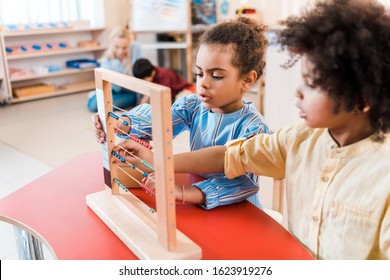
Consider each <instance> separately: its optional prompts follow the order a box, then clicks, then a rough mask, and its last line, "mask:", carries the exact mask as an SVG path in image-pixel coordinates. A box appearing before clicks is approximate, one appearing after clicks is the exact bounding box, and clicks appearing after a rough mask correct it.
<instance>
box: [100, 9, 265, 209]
mask: <svg viewBox="0 0 390 280" xmlns="http://www.w3.org/2000/svg"><path fill="white" fill-rule="evenodd" d="M264 31H265V26H263V25H261V24H258V23H256V22H255V21H253V20H250V19H248V18H244V17H243V18H238V19H236V20H231V21H226V22H222V23H220V24H218V25H215V26H213V27H212V28H210V29H208V30H207V31H206V32H205V33H204V34H203V35H202V36H201V37H200V39H199V40H200V41H199V43H200V44H199V45H200V47H199V51H198V54H197V59H196V65H195V66H196V89H197V94H193V95H189V96H185V97H182V98H181V99H179V100H177V101H176V102H175V103H174V104H173V105H172V120H173V137H176V136H177V135H179V134H180V133H182V132H184V131H189V133H190V149H191V151H193V150H198V149H201V148H204V147H210V146H214V145H224V144H225V143H226V142H227V141H228V140H232V139H238V138H247V137H251V136H252V135H255V134H258V133H269V132H270V131H269V129H268V127H267V125H266V124H265V122H264V119H263V117H262V116H261V114H260V113H259V112H258V110H257V109H256V108H255V107H254V106H253V104H252V103H247V102H244V101H243V100H242V98H243V95H244V93H245V92H246V91H248V90H249V89H250V88H251V86H253V84H254V83H255V82H256V81H257V80H258V78H259V77H260V76H261V75H262V73H263V68H264V66H265V61H264V56H265V51H266V47H267V40H266V38H265V36H264ZM151 110H152V107H151V106H150V105H149V104H141V105H139V106H138V107H136V108H134V109H132V110H130V111H128V112H125V113H123V114H122V117H121V118H120V119H119V120H118V121H116V126H117V127H118V128H119V129H118V130H117V132H119V133H121V132H120V131H126V132H127V131H129V127H128V126H124V125H123V124H122V120H126V121H127V122H129V123H130V124H131V131H129V133H130V132H131V134H134V135H135V136H137V137H138V138H141V139H147V140H151V139H150V133H151V129H152V127H151V121H152V119H151ZM145 118H146V119H147V120H145ZM148 120H150V121H148ZM95 127H96V137H97V139H98V141H99V142H100V143H103V142H104V141H105V134H104V132H103V130H102V129H101V124H100V122H99V118H98V115H96V116H95ZM128 141H130V142H132V140H127V141H124V142H123V143H121V144H120V145H121V146H123V147H124V148H126V145H127V143H128ZM117 152H118V153H119V154H121V155H122V156H124V157H127V155H126V154H124V153H123V150H121V149H119V148H118V147H117ZM140 168H141V167H140ZM199 175H201V176H202V177H204V178H205V180H203V181H201V182H198V183H193V184H192V185H191V186H185V187H182V186H176V188H175V196H176V199H177V200H179V201H181V200H182V199H183V197H185V201H186V202H188V203H195V204H199V205H200V206H202V207H203V208H204V209H212V208H215V207H218V206H222V205H228V204H232V203H237V202H240V201H243V200H245V199H248V200H249V201H251V202H252V203H253V204H255V205H257V206H258V207H260V208H261V205H260V202H259V199H258V189H259V187H258V184H257V177H255V176H253V175H252V174H245V175H242V176H239V177H237V178H233V179H228V178H227V177H226V176H225V174H223V173H218V174H199ZM149 182H151V180H149ZM149 187H153V186H150V185H149ZM183 191H184V192H185V194H184V193H183Z"/></svg>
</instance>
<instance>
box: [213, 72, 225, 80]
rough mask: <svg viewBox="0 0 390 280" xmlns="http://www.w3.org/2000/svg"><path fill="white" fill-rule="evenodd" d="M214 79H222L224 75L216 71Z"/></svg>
mask: <svg viewBox="0 0 390 280" xmlns="http://www.w3.org/2000/svg"><path fill="white" fill-rule="evenodd" d="M213 79H215V80H220V79H223V76H221V75H218V74H216V73H213Z"/></svg>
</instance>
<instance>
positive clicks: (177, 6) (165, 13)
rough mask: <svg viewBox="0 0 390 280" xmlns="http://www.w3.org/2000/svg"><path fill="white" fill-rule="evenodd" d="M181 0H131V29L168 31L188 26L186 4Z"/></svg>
mask: <svg viewBox="0 0 390 280" xmlns="http://www.w3.org/2000/svg"><path fill="white" fill-rule="evenodd" d="M189 2H190V1H183V0H133V1H132V8H131V13H132V31H134V32H148V31H152V32H169V31H186V30H188V28H189V20H188V19H189V16H188V10H189V9H188V5H189Z"/></svg>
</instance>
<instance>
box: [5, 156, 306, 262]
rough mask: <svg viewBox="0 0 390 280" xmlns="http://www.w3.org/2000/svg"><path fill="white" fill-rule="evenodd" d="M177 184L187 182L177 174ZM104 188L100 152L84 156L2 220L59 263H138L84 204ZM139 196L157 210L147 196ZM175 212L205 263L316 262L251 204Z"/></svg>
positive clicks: (15, 203)
mask: <svg viewBox="0 0 390 280" xmlns="http://www.w3.org/2000/svg"><path fill="white" fill-rule="evenodd" d="M176 180H177V181H182V182H183V181H188V180H189V178H188V177H187V176H186V175H183V174H178V175H177V178H176ZM103 189H104V180H103V167H102V161H101V153H99V152H90V153H86V154H83V155H80V156H78V157H76V158H74V159H73V160H71V161H69V162H68V163H66V164H64V165H63V166H61V167H59V168H57V169H55V170H53V171H51V172H49V173H47V174H46V175H44V176H42V177H40V178H38V179H37V180H35V181H34V182H32V183H30V184H28V185H26V186H24V187H23V188H21V189H19V190H17V191H16V192H14V193H12V194H10V195H9V196H7V197H5V198H3V199H2V200H0V220H5V221H8V222H11V223H13V224H15V225H21V226H22V228H23V229H26V230H27V231H29V232H31V233H33V232H34V231H35V232H36V233H37V234H38V235H39V236H40V237H41V238H43V239H44V242H45V243H47V244H49V246H50V247H51V248H52V250H53V251H54V253H55V255H56V257H57V258H58V259H68V260H93V259H97V260H110V259H114V260H122V259H136V256H135V255H134V254H133V253H132V252H131V251H130V250H129V249H128V248H127V247H126V246H125V244H124V243H122V241H121V240H120V239H119V238H118V237H117V236H116V235H115V234H114V233H113V232H112V231H111V230H110V229H109V228H108V227H107V226H106V225H105V224H104V223H103V222H102V221H101V220H100V219H99V218H98V217H97V216H96V215H95V213H94V212H93V211H92V210H91V209H89V207H88V206H87V204H86V200H85V197H86V195H88V194H91V193H94V192H97V191H101V190H103ZM135 193H136V194H137V195H139V196H140V198H141V199H142V200H144V201H145V202H146V203H147V204H149V205H153V203H154V202H153V201H151V199H152V198H151V197H150V196H148V195H146V194H145V192H144V191H142V190H138V191H135ZM176 212H177V213H176V218H177V228H178V229H179V230H180V231H181V232H183V233H184V234H185V235H187V236H188V237H189V238H190V239H191V240H193V241H194V242H195V243H197V244H198V245H199V246H200V247H201V248H202V259H213V260H223V259H248V260H249V259H270V260H274V259H312V256H311V255H310V253H309V252H308V251H307V250H306V249H305V248H304V247H303V246H302V245H301V244H300V243H299V242H298V241H297V240H296V239H295V238H294V237H293V236H292V235H291V234H290V233H289V232H288V231H286V230H285V229H284V228H283V227H282V226H281V225H280V224H278V223H277V222H276V221H274V220H273V219H272V218H271V217H269V216H268V215H267V214H265V213H264V212H263V211H261V210H260V209H258V208H257V207H255V206H253V205H252V204H251V203H249V202H247V201H245V202H242V203H238V204H234V205H229V206H223V207H218V208H215V209H212V210H207V211H206V210H203V209H202V208H200V207H199V206H196V205H189V204H182V203H180V202H178V203H177V204H176Z"/></svg>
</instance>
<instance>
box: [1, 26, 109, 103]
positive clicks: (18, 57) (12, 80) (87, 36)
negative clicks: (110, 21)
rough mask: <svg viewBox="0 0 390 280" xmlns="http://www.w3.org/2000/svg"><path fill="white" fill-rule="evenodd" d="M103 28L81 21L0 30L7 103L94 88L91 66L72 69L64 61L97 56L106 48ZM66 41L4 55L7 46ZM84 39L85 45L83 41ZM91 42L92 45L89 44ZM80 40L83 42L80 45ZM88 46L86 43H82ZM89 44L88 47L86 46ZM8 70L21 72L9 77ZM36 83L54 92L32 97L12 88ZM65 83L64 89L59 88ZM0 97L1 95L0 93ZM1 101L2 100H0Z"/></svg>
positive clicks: (9, 71)
mask: <svg viewBox="0 0 390 280" xmlns="http://www.w3.org/2000/svg"><path fill="white" fill-rule="evenodd" d="M106 41H107V38H106V30H105V28H103V27H98V28H96V27H89V26H85V24H84V23H81V25H80V26H79V25H77V23H76V25H74V26H73V27H61V28H47V29H36V30H20V31H4V32H3V33H1V32H0V47H1V56H0V58H1V60H2V63H0V66H1V65H3V67H2V69H3V71H1V70H0V76H1V77H4V79H3V80H2V81H1V79H0V82H1V84H2V88H0V93H2V96H3V100H4V99H5V100H6V102H7V103H18V102H25V101H30V100H36V99H42V98H48V97H56V96H61V95H66V94H71V93H76V92H83V91H89V90H92V89H94V88H95V86H94V83H93V82H92V83H91V81H93V80H94V71H93V70H94V69H93V68H88V69H82V70H80V69H71V68H67V67H66V61H68V60H73V59H91V60H97V59H99V58H100V57H101V56H102V54H103V52H104V51H105V50H106V48H107V47H106V43H104V44H103V43H102V42H106ZM53 42H54V43H56V42H57V43H58V42H63V43H66V45H67V47H66V48H61V49H56V50H37V51H31V50H30V51H29V52H26V53H15V54H7V53H6V50H5V49H6V47H14V46H21V45H24V46H28V45H34V44H38V45H45V44H48V43H53ZM85 42H87V43H88V44H85ZM89 42H92V43H93V44H92V45H91V44H89ZM82 43H83V44H82ZM84 45H88V46H84ZM89 45H91V46H89ZM37 66H38V67H44V68H45V67H49V66H55V67H56V68H58V69H59V70H58V71H56V72H49V71H43V74H41V73H42V72H41V71H37V70H36V68H37ZM11 70H12V72H13V71H21V72H22V74H23V75H20V76H13V77H11V74H10V73H11ZM38 84H44V85H50V86H54V87H55V88H56V91H55V92H50V93H42V94H34V95H31V96H22V95H15V89H16V88H20V87H29V86H31V87H32V86H35V85H38ZM64 85H67V89H62V88H63V86H64ZM72 85H73V86H72ZM0 97H1V96H0ZM0 101H1V100H0Z"/></svg>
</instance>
